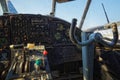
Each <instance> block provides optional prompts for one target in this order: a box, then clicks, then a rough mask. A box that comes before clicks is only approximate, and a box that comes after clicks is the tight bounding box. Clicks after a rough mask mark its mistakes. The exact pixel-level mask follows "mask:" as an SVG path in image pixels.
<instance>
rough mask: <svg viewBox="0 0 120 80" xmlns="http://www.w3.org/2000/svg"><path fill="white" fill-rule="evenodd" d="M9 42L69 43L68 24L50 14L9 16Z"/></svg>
mask: <svg viewBox="0 0 120 80" xmlns="http://www.w3.org/2000/svg"><path fill="white" fill-rule="evenodd" d="M10 24H11V44H27V43H35V44H46V45H56V44H57V43H60V44H62V43H63V44H65V43H66V42H67V44H68V43H70V40H69V37H68V31H69V26H70V24H69V23H68V22H66V21H63V20H60V19H58V18H53V17H50V16H42V15H30V14H24V15H23V14H20V15H11V16H10Z"/></svg>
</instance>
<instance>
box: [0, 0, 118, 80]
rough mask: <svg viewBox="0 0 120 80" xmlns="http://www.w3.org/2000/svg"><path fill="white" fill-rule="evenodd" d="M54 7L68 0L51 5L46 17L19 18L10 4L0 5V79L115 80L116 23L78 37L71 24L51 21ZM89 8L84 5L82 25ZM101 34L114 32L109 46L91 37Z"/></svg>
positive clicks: (95, 37)
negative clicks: (50, 10)
mask: <svg viewBox="0 0 120 80" xmlns="http://www.w3.org/2000/svg"><path fill="white" fill-rule="evenodd" d="M56 1H57V2H58V3H61V2H67V1H73V0H53V3H52V8H53V9H52V12H51V13H50V15H41V14H20V13H18V12H17V10H15V8H13V5H12V3H11V2H10V0H1V1H0V3H1V13H2V12H3V15H1V16H0V79H1V80H83V79H84V80H119V79H120V77H119V74H120V73H119V72H120V69H119V67H120V66H119V65H120V63H119V59H118V58H119V57H120V55H119V53H120V50H119V48H120V47H119V43H118V41H119V40H118V39H119V35H118V29H117V26H118V25H119V24H120V22H116V23H115V24H114V23H112V24H109V25H103V26H99V28H98V27H97V28H92V29H89V30H87V31H82V30H81V29H80V28H79V27H76V26H77V25H76V19H73V21H72V23H70V22H68V21H66V20H64V19H61V18H58V17H55V9H56V7H55V6H56ZM90 2H91V0H88V2H87V3H86V7H85V11H84V14H83V16H82V20H81V25H82V23H83V22H84V20H85V16H86V14H87V10H88V9H89V6H90ZM10 12H11V13H10ZM75 27H76V28H75ZM105 28H106V29H108V28H112V29H113V40H109V42H110V41H111V43H108V42H106V41H104V40H103V39H101V38H103V37H102V36H101V34H100V33H95V32H94V31H95V30H98V29H100V30H103V29H105ZM81 35H82V37H81ZM116 44H118V45H116ZM104 46H105V47H104ZM106 46H107V47H106ZM113 46H114V47H113ZM111 47H112V48H111ZM103 53H104V54H103ZM105 53H108V54H110V55H107V54H105ZM113 53H115V55H114V54H113ZM108 57H109V58H108ZM110 58H111V59H113V60H110ZM116 58H117V59H116ZM107 61H108V62H107ZM113 61H116V62H113ZM110 62H112V63H110ZM106 65H107V67H106ZM114 65H116V67H114ZM93 66H94V69H93ZM108 66H109V67H108ZM107 70H108V71H107ZM113 76H115V78H114V79H113V78H112V77H113ZM106 77H107V78H106ZM110 78H112V79H110Z"/></svg>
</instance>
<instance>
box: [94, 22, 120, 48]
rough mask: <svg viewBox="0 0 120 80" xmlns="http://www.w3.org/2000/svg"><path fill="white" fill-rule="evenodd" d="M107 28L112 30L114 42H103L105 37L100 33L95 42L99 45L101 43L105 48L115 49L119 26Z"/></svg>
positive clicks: (111, 25)
mask: <svg viewBox="0 0 120 80" xmlns="http://www.w3.org/2000/svg"><path fill="white" fill-rule="evenodd" d="M105 27H106V28H112V32H113V40H112V41H111V42H107V41H104V40H103V37H102V35H101V34H100V33H96V34H98V35H97V37H95V41H96V42H98V43H101V44H103V45H105V46H108V47H113V46H114V45H115V44H116V43H117V41H118V29H117V24H116V23H112V24H110V25H108V26H105Z"/></svg>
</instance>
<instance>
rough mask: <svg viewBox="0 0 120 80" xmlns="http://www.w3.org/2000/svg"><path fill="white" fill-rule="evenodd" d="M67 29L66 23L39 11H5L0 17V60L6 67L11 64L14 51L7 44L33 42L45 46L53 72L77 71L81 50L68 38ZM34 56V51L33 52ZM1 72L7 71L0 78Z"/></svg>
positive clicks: (25, 44)
mask: <svg viewBox="0 0 120 80" xmlns="http://www.w3.org/2000/svg"><path fill="white" fill-rule="evenodd" d="M69 28H70V23H69V22H67V21H65V20H62V19H59V18H56V17H52V16H44V15H40V14H38V15H37V14H6V15H4V16H0V63H1V64H3V63H5V64H3V65H4V66H6V67H5V68H8V69H9V68H10V66H11V65H12V64H10V63H11V62H13V60H12V59H13V56H15V54H13V53H14V52H12V51H11V49H10V48H9V46H10V45H12V44H13V45H19V44H24V46H27V44H28V43H33V44H35V45H36V46H39V45H44V46H45V48H46V50H47V51H48V55H47V57H48V62H49V67H50V70H51V71H52V73H54V71H55V72H56V71H58V72H60V74H59V76H60V75H61V74H63V73H65V72H67V73H71V72H75V73H78V71H79V70H78V69H79V65H78V64H79V61H80V60H81V54H80V53H81V51H79V50H78V48H77V47H75V45H74V44H73V43H72V42H71V41H70V39H69ZM76 32H77V33H76V34H77V35H80V33H79V30H78V29H77V31H76ZM36 53H37V52H36ZM33 55H36V54H35V53H33ZM28 56H29V57H30V56H31V55H28ZM37 56H38V55H37ZM31 58H33V57H31ZM31 58H30V59H31ZM21 60H22V59H21ZM67 63H68V64H67ZM8 64H10V65H8ZM21 64H22V63H21ZM65 64H66V65H67V66H69V65H75V66H73V68H74V70H71V69H68V67H66V65H65ZM61 66H62V67H61ZM0 67H3V66H0ZM18 67H19V66H18ZM63 67H64V68H63ZM8 69H4V70H3V69H0V74H2V72H7V70H8ZM64 69H66V70H64ZM17 70H18V71H19V70H20V69H17ZM17 70H16V71H17ZM21 70H22V69H21ZM4 75H6V74H3V75H2V76H0V77H3V76H4ZM20 75H21V74H20Z"/></svg>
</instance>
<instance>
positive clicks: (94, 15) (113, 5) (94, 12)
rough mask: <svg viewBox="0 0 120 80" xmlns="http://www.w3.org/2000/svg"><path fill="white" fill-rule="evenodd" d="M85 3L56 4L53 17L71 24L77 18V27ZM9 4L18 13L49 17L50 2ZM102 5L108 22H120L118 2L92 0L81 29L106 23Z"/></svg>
mask: <svg viewBox="0 0 120 80" xmlns="http://www.w3.org/2000/svg"><path fill="white" fill-rule="evenodd" d="M86 1H87V0H75V1H71V2H66V3H57V4H56V12H55V16H56V17H59V18H61V19H64V20H66V21H68V22H71V20H72V19H73V18H77V20H78V24H77V25H79V22H80V20H81V16H82V13H83V10H84V7H85V3H86ZM11 2H12V4H13V5H14V7H15V8H16V10H17V11H18V13H27V14H28V13H29V14H42V15H49V14H50V12H51V10H52V9H51V8H52V0H11ZM102 3H103V4H104V7H105V10H106V12H107V15H108V18H109V21H110V22H114V21H119V20H120V16H119V14H120V10H119V7H120V5H119V3H120V0H92V3H91V6H90V9H89V11H88V14H87V16H86V19H85V23H84V25H83V28H91V27H95V26H98V25H103V24H106V23H107V19H106V17H105V13H104V10H103V7H102Z"/></svg>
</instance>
